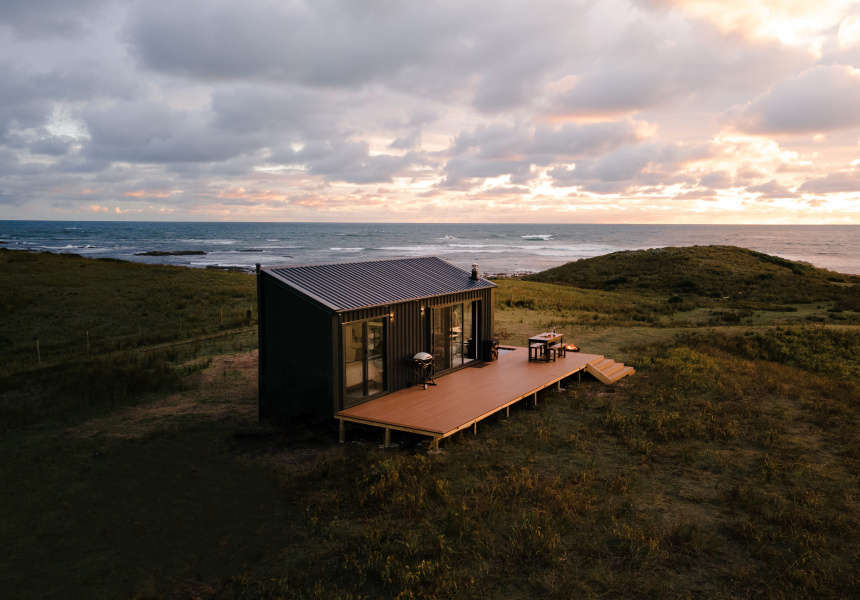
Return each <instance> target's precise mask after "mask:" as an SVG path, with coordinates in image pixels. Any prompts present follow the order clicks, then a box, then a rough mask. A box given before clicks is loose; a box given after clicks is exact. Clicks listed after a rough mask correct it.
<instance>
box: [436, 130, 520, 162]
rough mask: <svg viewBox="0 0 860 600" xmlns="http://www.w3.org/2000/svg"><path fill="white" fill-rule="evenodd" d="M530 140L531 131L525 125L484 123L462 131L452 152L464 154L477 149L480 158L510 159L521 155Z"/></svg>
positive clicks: (455, 140)
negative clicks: (488, 124)
mask: <svg viewBox="0 0 860 600" xmlns="http://www.w3.org/2000/svg"><path fill="white" fill-rule="evenodd" d="M528 142H529V132H528V130H527V129H526V128H524V127H516V126H513V127H512V126H509V125H490V126H483V125H482V126H480V127H478V128H476V129H475V130H474V131H470V132H466V131H464V132H462V133H460V135H458V136H457V137H456V138H455V139H454V143H453V145H452V148H451V152H453V153H454V154H462V153H464V152H467V151H468V150H471V149H477V158H480V159H510V158H515V157H518V156H520V155H521V154H522V152H523V151H524V150H525V148H526V146H527V145H528Z"/></svg>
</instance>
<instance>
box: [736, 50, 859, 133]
mask: <svg viewBox="0 0 860 600" xmlns="http://www.w3.org/2000/svg"><path fill="white" fill-rule="evenodd" d="M736 123H737V126H738V127H739V128H740V129H742V130H744V131H747V132H750V133H759V134H804V133H819V132H827V131H833V130H838V129H846V128H853V127H858V126H860V71H858V70H857V69H854V68H852V67H849V66H841V65H829V66H822V65H819V66H816V67H813V68H811V69H808V70H806V71H804V72H802V73H800V74H799V75H797V76H796V77H793V78H791V79H788V80H786V81H782V82H780V83H778V84H777V85H775V86H773V88H771V89H770V90H768V91H767V93H765V94H763V95H762V96H760V97H758V98H756V99H755V100H754V101H752V102H751V103H750V104H749V105H748V106H746V107H745V108H744V109H743V110H742V111H740V114H739V115H738V117H737V119H736Z"/></svg>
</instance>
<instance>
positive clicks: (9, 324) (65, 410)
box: [0, 249, 256, 431]
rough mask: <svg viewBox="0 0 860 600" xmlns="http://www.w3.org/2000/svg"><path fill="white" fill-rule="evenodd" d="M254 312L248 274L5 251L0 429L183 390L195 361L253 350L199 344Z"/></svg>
mask: <svg viewBox="0 0 860 600" xmlns="http://www.w3.org/2000/svg"><path fill="white" fill-rule="evenodd" d="M248 311H252V313H251V319H250V321H249V318H248ZM255 311H256V284H255V281H254V278H253V276H250V275H246V274H242V273H225V272H216V271H211V270H209V271H207V270H201V269H197V270H193V269H187V268H182V267H171V266H163V265H144V264H138V263H128V262H123V261H117V260H109V261H108V260H91V259H85V258H82V257H80V256H77V255H74V254H49V253H30V252H20V251H10V250H4V249H0V313H2V314H3V319H2V320H0V431H3V430H7V429H8V428H10V427H20V426H23V425H27V424H31V423H35V422H42V421H44V420H45V419H50V418H67V417H68V416H70V415H76V414H81V413H82V412H85V411H87V410H110V409H113V408H116V407H117V406H120V405H121V404H122V403H124V402H128V401H129V400H133V399H134V398H138V397H140V396H142V395H144V394H148V393H154V392H164V391H174V390H177V389H181V387H182V375H183V374H188V373H190V371H191V370H193V369H194V368H195V367H194V366H190V365H186V364H185V363H189V362H190V361H194V360H195V359H196V358H197V357H198V355H200V354H204V355H205V354H206V353H208V352H211V351H212V349H213V348H215V347H218V346H221V347H222V348H224V347H226V348H231V347H232V348H231V349H242V348H244V349H251V348H253V347H256V339H255V336H253V335H248V334H245V335H240V336H230V337H227V338H216V339H211V340H206V339H202V338H205V337H207V336H212V335H213V334H217V333H229V332H230V331H232V330H236V329H238V328H242V329H244V328H247V327H248V326H249V325H253V324H254V320H255V318H256V317H255V314H254V313H255ZM37 342H38V346H37ZM162 344H172V345H171V347H167V348H161V349H156V350H147V347H151V346H154V345H162ZM202 360H204V361H205V357H204V358H203V359H202ZM191 364H192V365H193V364H195V363H191ZM197 364H198V365H199V363H197Z"/></svg>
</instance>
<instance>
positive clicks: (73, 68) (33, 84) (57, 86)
mask: <svg viewBox="0 0 860 600" xmlns="http://www.w3.org/2000/svg"><path fill="white" fill-rule="evenodd" d="M116 75H117V74H116V73H113V72H111V71H110V70H104V69H101V68H100V67H99V65H98V64H97V63H94V62H85V63H82V62H77V63H72V64H69V65H66V66H65V67H63V68H61V69H60V68H54V69H49V70H45V71H30V72H28V71H24V70H23V69H21V68H19V67H18V66H16V65H13V64H12V63H11V62H9V61H3V62H0V81H2V85H0V139H2V138H3V137H4V136H6V135H8V134H9V133H10V132H12V131H15V130H23V129H30V128H36V127H41V126H44V125H45V124H46V123H47V122H48V120H49V119H50V117H51V115H52V113H53V111H54V109H55V107H56V106H57V103H70V102H82V101H92V100H97V99H99V98H105V97H129V96H130V95H131V94H132V93H133V90H134V85H133V84H130V83H129V82H128V80H127V79H126V78H125V77H122V76H116Z"/></svg>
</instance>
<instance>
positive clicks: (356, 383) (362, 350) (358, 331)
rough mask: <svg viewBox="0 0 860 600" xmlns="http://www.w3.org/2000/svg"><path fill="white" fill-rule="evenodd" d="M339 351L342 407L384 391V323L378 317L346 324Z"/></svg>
mask: <svg viewBox="0 0 860 600" xmlns="http://www.w3.org/2000/svg"><path fill="white" fill-rule="evenodd" d="M343 354H344V378H345V383H346V398H345V402H344V403H345V405H346V406H352V405H354V404H358V403H359V402H361V401H363V400H365V399H367V398H370V397H371V396H375V395H377V394H380V393H382V392H383V391H385V322H384V321H383V320H382V319H375V320H370V321H358V322H354V323H346V324H345V325H344V326H343Z"/></svg>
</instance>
